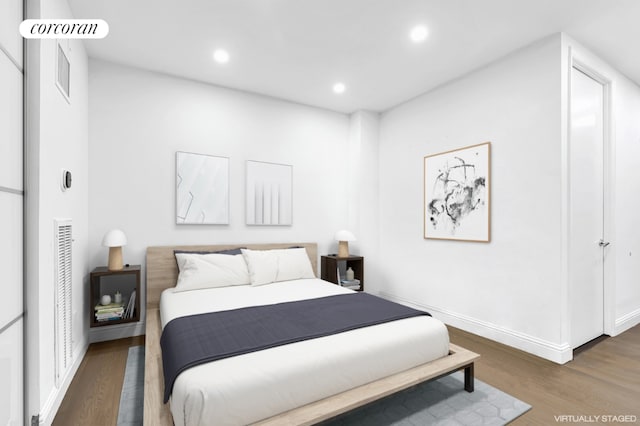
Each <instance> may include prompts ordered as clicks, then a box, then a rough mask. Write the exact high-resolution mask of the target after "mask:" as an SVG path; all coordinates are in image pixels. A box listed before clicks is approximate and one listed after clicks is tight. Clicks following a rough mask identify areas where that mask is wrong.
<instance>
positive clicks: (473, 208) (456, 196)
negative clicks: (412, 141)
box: [424, 142, 491, 242]
mask: <svg viewBox="0 0 640 426" xmlns="http://www.w3.org/2000/svg"><path fill="white" fill-rule="evenodd" d="M490 188H491V142H485V143H481V144H478V145H472V146H467V147H464V148H459V149H455V150H452V151H447V152H442V153H438V154H432V155H427V156H425V157H424V238H426V239H436V240H458V241H476V242H489V241H490V240H491V198H490V193H491V191H490Z"/></svg>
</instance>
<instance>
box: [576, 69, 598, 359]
mask: <svg viewBox="0 0 640 426" xmlns="http://www.w3.org/2000/svg"><path fill="white" fill-rule="evenodd" d="M603 167H604V86H603V85H602V84H601V83H599V82H598V81H596V80H594V79H593V78H591V77H589V76H587V75H586V74H584V73H582V72H581V71H579V70H577V69H575V68H573V69H572V75H571V138H570V143H569V187H570V202H569V208H570V214H569V218H570V238H569V253H570V254H569V277H570V278H569V279H570V299H571V306H572V312H571V345H572V347H573V348H576V347H578V346H580V345H582V344H584V343H587V342H588V341H590V340H593V339H595V338H596V337H599V336H601V335H602V334H603V333H604V257H603V252H602V250H603V249H602V247H601V246H600V245H599V242H600V241H601V239H602V238H603V232H604V215H603V211H604V197H603V195H604V193H603V191H604V186H603V176H604V173H603Z"/></svg>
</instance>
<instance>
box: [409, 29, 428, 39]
mask: <svg viewBox="0 0 640 426" xmlns="http://www.w3.org/2000/svg"><path fill="white" fill-rule="evenodd" d="M428 35H429V31H428V30H427V27H425V26H424V25H418V26H417V27H413V29H412V30H411V32H410V33H409V37H410V38H411V40H412V41H413V42H414V43H420V42H421V41H425V40H426V38H427V36H428Z"/></svg>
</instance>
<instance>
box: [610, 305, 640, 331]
mask: <svg viewBox="0 0 640 426" xmlns="http://www.w3.org/2000/svg"><path fill="white" fill-rule="evenodd" d="M638 324H640V309H636V310H635V311H633V312H629V313H628V314H627V315H623V316H621V317H620V318H618V319H616V322H615V326H614V330H613V335H614V336H617V335H618V334H620V333H623V332H625V331H627V330H628V329H630V328H631V327H635V326H636V325H638Z"/></svg>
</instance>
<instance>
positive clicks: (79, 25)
mask: <svg viewBox="0 0 640 426" xmlns="http://www.w3.org/2000/svg"><path fill="white" fill-rule="evenodd" d="M20 34H21V35H22V37H24V38H105V37H106V36H107V34H109V24H107V23H106V22H105V21H103V20H102V19H26V20H24V21H22V23H21V24H20Z"/></svg>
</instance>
